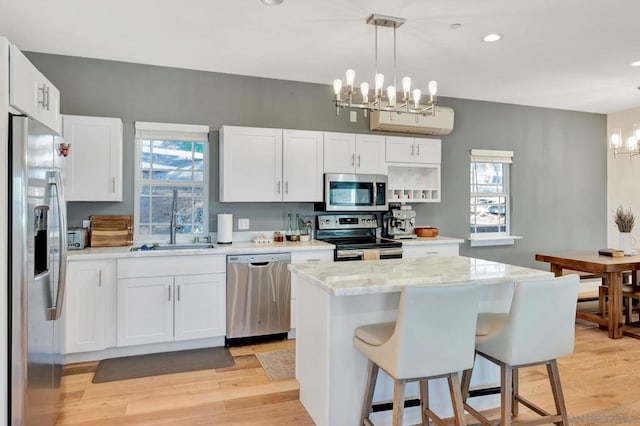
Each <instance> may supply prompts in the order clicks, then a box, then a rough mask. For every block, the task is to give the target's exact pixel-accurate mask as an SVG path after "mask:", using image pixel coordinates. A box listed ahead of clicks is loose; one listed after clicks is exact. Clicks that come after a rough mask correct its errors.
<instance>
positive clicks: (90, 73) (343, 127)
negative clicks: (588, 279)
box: [27, 53, 606, 268]
mask: <svg viewBox="0 0 640 426" xmlns="http://www.w3.org/2000/svg"><path fill="white" fill-rule="evenodd" d="M27 56H28V57H29V59H30V60H31V61H32V62H33V63H34V64H35V65H36V67H37V68H38V69H40V70H41V71H42V72H43V73H44V74H45V75H46V76H47V77H48V78H49V79H50V80H51V81H52V82H53V83H54V84H55V85H56V86H57V87H58V88H59V89H60V91H61V92H62V102H61V111H62V113H64V114H78V115H95V116H113V117H121V118H122V120H123V122H124V144H125V147H124V169H125V180H124V181H125V189H124V190H125V192H124V199H125V201H124V202H122V203H69V207H68V209H69V224H70V226H79V225H80V224H81V220H82V219H86V218H88V216H89V215H91V214H133V158H134V149H133V134H134V130H133V123H134V122H135V121H158V122H171V123H193V124H208V125H209V126H210V127H211V128H212V129H218V128H219V127H220V126H222V125H223V124H228V125H242V126H256V127H257V126H263V127H275V128H289V129H308V130H329V131H338V132H353V133H368V132H369V131H368V123H367V122H366V121H365V120H363V119H362V118H361V116H359V121H358V123H350V122H349V120H348V116H349V114H348V112H346V111H343V112H342V113H341V114H340V116H338V117H336V115H335V109H334V108H333V107H332V104H331V102H330V100H331V96H332V90H331V88H330V86H328V85H326V86H325V85H317V84H309V83H298V82H291V81H280V80H270V79H261V78H254V77H245V76H236V75H228V74H217V73H210V72H201V71H191V70H183V69H174V68H163V67H154V66H147V65H138V64H130V63H122V62H111V61H100V60H93V59H85V58H76V57H68V56H57V55H46V54H38V53H28V54H27ZM441 104H442V105H445V106H451V107H453V109H454V110H455V112H456V122H455V126H454V130H453V132H452V133H451V134H450V135H447V136H444V137H443V138H442V203H440V204H429V205H415V210H416V211H417V214H418V219H417V223H418V224H423V225H426V224H430V225H434V226H437V227H438V228H440V232H441V234H442V235H447V236H456V237H461V238H466V237H468V229H469V159H468V154H469V149H471V148H476V149H505V150H513V151H514V152H515V155H514V164H513V166H512V175H511V176H512V177H511V182H512V191H513V197H512V212H513V218H512V231H513V233H514V234H516V235H522V236H524V239H523V240H519V241H517V242H516V244H515V246H503V247H490V248H470V247H469V246H468V243H465V244H464V245H463V246H462V247H461V254H463V255H467V256H474V257H480V258H485V259H491V260H499V261H505V262H509V263H514V264H518V265H523V266H535V267H539V268H546V265H543V264H539V263H536V262H535V261H534V260H533V259H534V253H535V252H537V251H550V250H565V249H597V248H599V247H603V246H604V245H605V241H606V240H605V234H606V146H605V143H604V141H605V140H606V116H605V115H599V114H589V113H580V112H572V111H562V110H552V109H542V108H533V107H526V106H518V105H508V104H499V103H491V102H481V101H473V100H465V99H442V100H441ZM211 142H212V145H211V159H210V162H211V185H210V186H211V194H210V230H212V231H214V230H215V220H214V218H215V215H216V213H221V212H229V213H233V214H234V217H235V218H239V217H246V218H249V219H251V230H256V231H259V230H272V229H282V228H283V227H284V220H285V216H286V214H287V213H288V212H296V211H299V212H311V211H312V209H313V205H312V204H308V203H300V204H292V203H266V204H265V203H219V202H218V201H217V200H218V179H217V176H218V132H217V131H216V130H214V131H212V132H211Z"/></svg>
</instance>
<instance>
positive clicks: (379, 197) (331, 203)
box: [323, 173, 388, 211]
mask: <svg viewBox="0 0 640 426" xmlns="http://www.w3.org/2000/svg"><path fill="white" fill-rule="evenodd" d="M323 204H324V210H325V211H384V210H388V205H387V177H386V176H384V175H357V174H337V173H327V174H325V175H324V203H323Z"/></svg>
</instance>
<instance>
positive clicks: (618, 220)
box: [613, 206, 636, 255]
mask: <svg viewBox="0 0 640 426" xmlns="http://www.w3.org/2000/svg"><path fill="white" fill-rule="evenodd" d="M613 220H614V222H615V224H616V225H617V226H618V231H620V248H621V249H622V250H623V251H624V254H625V255H631V254H633V249H632V247H631V231H632V230H633V225H635V223H636V217H635V215H634V214H633V213H632V212H631V209H627V210H625V209H624V208H622V206H618V208H617V209H616V212H615V214H614V215H613Z"/></svg>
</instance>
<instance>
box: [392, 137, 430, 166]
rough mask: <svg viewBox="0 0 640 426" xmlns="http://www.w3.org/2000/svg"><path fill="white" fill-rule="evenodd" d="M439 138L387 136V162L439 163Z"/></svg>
mask: <svg viewBox="0 0 640 426" xmlns="http://www.w3.org/2000/svg"><path fill="white" fill-rule="evenodd" d="M440 147H441V141H440V139H423V138H405V137H398V136H387V162H389V163H425V164H440V159H441V152H440V149H441V148H440Z"/></svg>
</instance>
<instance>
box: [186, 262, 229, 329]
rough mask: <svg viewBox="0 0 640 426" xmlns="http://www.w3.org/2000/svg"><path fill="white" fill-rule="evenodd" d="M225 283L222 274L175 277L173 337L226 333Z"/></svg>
mask: <svg viewBox="0 0 640 426" xmlns="http://www.w3.org/2000/svg"><path fill="white" fill-rule="evenodd" d="M226 285H227V284H226V281H225V274H222V273H219V274H203V275H179V276H176V277H175V278H174V286H175V312H174V324H175V330H174V338H175V340H189V339H201V338H205V337H210V336H224V335H225V333H226V322H225V321H226V318H225V315H224V313H225V304H226V300H225V295H226Z"/></svg>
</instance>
